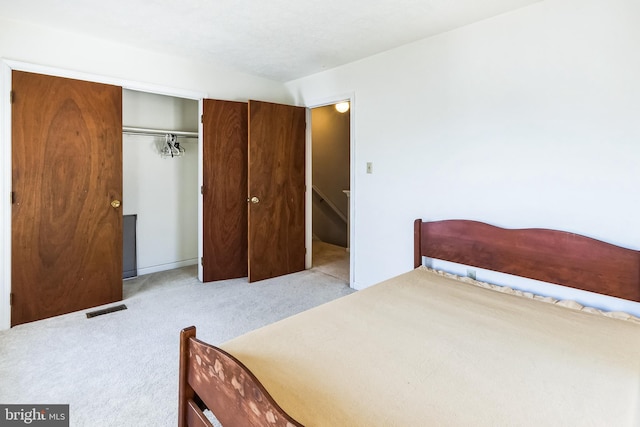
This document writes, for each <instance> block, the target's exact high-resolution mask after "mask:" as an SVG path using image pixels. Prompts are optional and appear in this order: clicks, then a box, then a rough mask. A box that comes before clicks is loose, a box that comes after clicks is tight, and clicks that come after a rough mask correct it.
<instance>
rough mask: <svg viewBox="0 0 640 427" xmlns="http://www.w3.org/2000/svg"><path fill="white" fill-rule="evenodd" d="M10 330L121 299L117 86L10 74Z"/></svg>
mask: <svg viewBox="0 0 640 427" xmlns="http://www.w3.org/2000/svg"><path fill="white" fill-rule="evenodd" d="M12 80H13V93H14V97H13V99H14V101H13V105H12V183H13V192H14V201H13V206H12V208H13V209H12V236H11V242H12V243H11V248H12V249H11V277H12V283H11V292H12V294H13V295H12V299H13V301H12V306H11V324H12V325H18V324H21V323H25V322H30V321H33V320H38V319H43V318H46V317H51V316H55V315H59V314H63V313H68V312H71V311H76V310H82V309H86V308H89V307H94V306H97V305H101V304H106V303H111V302H114V301H118V300H121V299H122V212H121V210H120V200H122V199H121V197H122V89H121V88H120V87H116V86H110V85H104V84H98V83H91V82H85V81H77V80H71V79H65V78H59V77H51V76H44V75H38V74H31V73H25V72H17V71H14V72H13V74H12Z"/></svg>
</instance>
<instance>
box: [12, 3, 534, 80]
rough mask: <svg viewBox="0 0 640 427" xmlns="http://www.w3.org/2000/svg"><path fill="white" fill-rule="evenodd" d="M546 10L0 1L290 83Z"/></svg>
mask: <svg viewBox="0 0 640 427" xmlns="http://www.w3.org/2000/svg"><path fill="white" fill-rule="evenodd" d="M537 1H540V0H180V1H176V0H108V1H105V0H0V16H1V17H4V18H8V19H14V20H20V21H28V22H32V23H35V24H40V25H45V26H49V27H54V28H60V29H64V30H66V31H71V32H74V33H80V34H87V35H92V36H95V37H100V38H109V39H111V40H115V41H118V42H122V43H126V44H129V45H133V46H137V47H140V48H144V49H150V50H156V51H162V52H165V53H169V54H172V55H179V56H186V57H195V58H198V59H199V60H206V61H210V62H212V63H214V64H218V65H222V66H226V67H230V68H232V69H235V70H238V71H243V72H246V73H249V74H253V75H258V76H262V77H266V78H269V79H273V80H278V81H289V80H293V79H297V78H299V77H303V76H307V75H310V74H314V73H317V72H320V71H323V70H326V69H329V68H333V67H336V66H339V65H342V64H346V63H349V62H352V61H355V60H358V59H362V58H365V57H367V56H370V55H373V54H376V53H379V52H383V51H385V50H389V49H393V48H395V47H398V46H401V45H403V44H406V43H410V42H413V41H416V40H419V39H422V38H425V37H428V36H431V35H434V34H437V33H441V32H444V31H448V30H451V29H454V28H457V27H460V26H463V25H466V24H470V23H472V22H476V21H479V20H482V19H486V18H489V17H492V16H495V15H498V14H501V13H505V12H508V11H511V10H514V9H517V8H519V7H522V6H526V5H528V4H531V3H535V2H537Z"/></svg>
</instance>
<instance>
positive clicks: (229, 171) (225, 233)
mask: <svg viewBox="0 0 640 427" xmlns="http://www.w3.org/2000/svg"><path fill="white" fill-rule="evenodd" d="M202 123H203V125H202V127H203V183H204V185H203V189H202V190H203V191H202V193H203V196H202V198H203V204H202V205H203V210H204V211H203V279H204V281H205V282H210V281H213V280H223V279H233V278H237V277H246V276H247V201H246V193H247V103H246V102H231V101H217V100H213V99H205V100H204V115H203V120H202Z"/></svg>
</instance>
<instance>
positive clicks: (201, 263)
mask: <svg viewBox="0 0 640 427" xmlns="http://www.w3.org/2000/svg"><path fill="white" fill-rule="evenodd" d="M200 265H201V266H203V267H204V257H203V256H201V257H200Z"/></svg>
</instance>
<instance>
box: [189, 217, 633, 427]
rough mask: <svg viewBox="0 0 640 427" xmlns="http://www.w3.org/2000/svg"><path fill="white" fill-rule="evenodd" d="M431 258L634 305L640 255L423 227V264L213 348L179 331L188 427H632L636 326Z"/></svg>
mask: <svg viewBox="0 0 640 427" xmlns="http://www.w3.org/2000/svg"><path fill="white" fill-rule="evenodd" d="M424 257H426V258H434V259H440V260H446V261H452V262H456V263H460V264H464V265H467V266H475V267H478V268H484V269H488V270H494V271H499V272H504V273H509V274H513V275H517V276H522V277H527V278H531V279H537V280H542V281H545V282H550V283H555V284H559V285H563V286H569V287H573V288H578V289H582V290H586V291H590V292H597V293H601V294H606V295H610V296H614V297H618V298H624V299H627V300H632V301H640V252H638V251H635V250H631V249H627V248H622V247H618V246H615V245H611V244H608V243H605V242H602V241H598V240H595V239H591V238H588V237H585V236H580V235H576V234H572V233H567V232H562V231H555V230H546V229H518V230H514V229H503V228H499V227H494V226H491V225H488V224H484V223H479V222H475V221H464V220H448V221H434V222H423V221H421V220H416V221H415V224H414V267H415V269H414V270H412V271H409V272H407V273H405V274H402V275H400V276H398V277H395V278H393V279H390V280H387V281H385V282H382V283H380V284H377V285H375V286H371V287H369V288H366V289H364V290H361V291H358V292H356V293H354V294H352V295H349V296H346V297H342V298H340V299H338V300H335V301H332V302H330V303H327V304H324V305H322V306H319V307H316V308H314V309H311V310H308V311H305V312H303V313H300V314H298V315H295V316H292V317H290V318H287V319H284V320H282V321H279V322H276V323H274V324H272V325H269V326H266V327H264V328H261V329H258V330H256V331H253V332H250V333H248V334H245V335H242V336H240V337H238V338H235V339H232V340H231V341H229V342H226V343H224V344H222V345H220V346H217V347H216V346H212V345H209V344H207V343H204V342H202V341H200V340H198V339H197V338H196V329H195V327H190V328H186V329H184V330H183V331H182V332H181V338H180V380H179V382H180V384H179V425H180V426H187V425H188V426H210V425H211V422H210V421H209V419H208V418H207V417H206V416H205V414H204V412H203V411H204V410H205V409H209V410H211V411H212V413H213V414H215V417H216V418H217V419H218V420H219V421H220V423H221V424H222V425H223V426H225V427H227V426H300V425H307V426H378V425H379V426H409V425H411V426H414V425H439V426H444V425H450V426H458V425H459V426H467V425H474V426H502V425H505V426H507V425H508V426H512V425H513V426H516V425H517V426H540V425H545V426H553V425H557V426H568V425H580V426H590V425H591V426H604V425H607V426H610V425H615V426H638V425H640V320H639V319H638V318H636V317H634V316H631V315H628V314H626V313H616V312H614V313H611V312H603V311H600V310H598V309H595V308H590V307H583V306H581V305H580V304H578V303H576V302H573V301H556V300H553V299H552V298H549V297H544V296H538V295H533V294H529V293H527V292H521V291H517V290H513V289H510V288H505V287H500V286H495V285H491V284H487V283H482V282H477V281H475V280H471V279H469V278H459V277H456V276H453V275H451V274H448V273H445V272H442V271H434V270H432V269H429V268H427V267H425V266H423V265H422V264H423V259H424Z"/></svg>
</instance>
